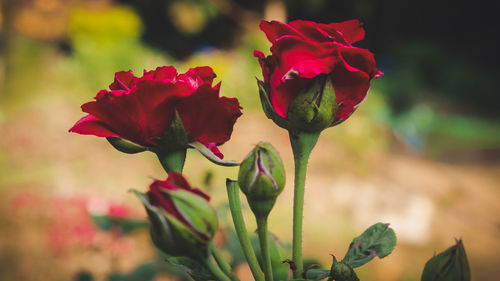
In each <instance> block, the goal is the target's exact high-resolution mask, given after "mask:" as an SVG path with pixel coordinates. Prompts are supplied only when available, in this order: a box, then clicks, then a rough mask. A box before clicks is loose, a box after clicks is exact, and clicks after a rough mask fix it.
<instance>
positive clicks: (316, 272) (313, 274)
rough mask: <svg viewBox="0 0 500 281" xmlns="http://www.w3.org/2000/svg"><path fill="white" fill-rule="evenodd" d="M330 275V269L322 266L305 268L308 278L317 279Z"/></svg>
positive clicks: (317, 280)
mask: <svg viewBox="0 0 500 281" xmlns="http://www.w3.org/2000/svg"><path fill="white" fill-rule="evenodd" d="M329 276H330V270H327V269H323V268H311V269H306V278H307V279H309V280H314V281H319V280H323V279H325V278H328V277H329Z"/></svg>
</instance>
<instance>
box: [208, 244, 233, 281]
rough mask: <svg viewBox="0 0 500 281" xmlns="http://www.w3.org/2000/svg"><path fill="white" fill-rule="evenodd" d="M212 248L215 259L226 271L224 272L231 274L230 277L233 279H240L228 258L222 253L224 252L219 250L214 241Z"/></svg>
mask: <svg viewBox="0 0 500 281" xmlns="http://www.w3.org/2000/svg"><path fill="white" fill-rule="evenodd" d="M211 249H212V255H213V256H214V259H215V261H216V262H217V264H218V265H219V267H220V268H221V269H222V271H224V273H225V274H226V275H227V276H229V278H231V280H233V281H239V280H240V279H239V278H238V276H236V274H234V273H233V271H232V269H231V265H229V263H228V262H227V261H226V259H225V258H224V256H223V255H222V253H221V252H220V251H219V249H217V247H216V246H215V244H214V242H213V241H212V245H211Z"/></svg>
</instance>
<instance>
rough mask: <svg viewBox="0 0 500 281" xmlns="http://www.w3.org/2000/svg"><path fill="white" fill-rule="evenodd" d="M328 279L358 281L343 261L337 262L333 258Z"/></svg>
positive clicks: (350, 268)
mask: <svg viewBox="0 0 500 281" xmlns="http://www.w3.org/2000/svg"><path fill="white" fill-rule="evenodd" d="M330 278H333V280H335V281H359V278H358V276H357V275H356V273H355V272H354V270H353V269H352V267H350V266H349V265H348V264H347V263H345V262H343V261H340V262H338V261H337V259H336V258H335V257H333V263H332V267H331V269H330ZM329 280H330V279H329Z"/></svg>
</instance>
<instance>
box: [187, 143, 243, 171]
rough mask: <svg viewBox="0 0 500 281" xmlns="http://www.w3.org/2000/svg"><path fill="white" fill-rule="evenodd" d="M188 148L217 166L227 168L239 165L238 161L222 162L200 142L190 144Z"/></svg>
mask: <svg viewBox="0 0 500 281" xmlns="http://www.w3.org/2000/svg"><path fill="white" fill-rule="evenodd" d="M189 146H190V147H192V148H194V149H196V150H198V151H199V152H200V153H201V154H202V155H203V156H205V157H206V158H207V159H208V160H210V161H211V162H213V163H215V164H217V165H220V166H227V167H231V166H238V165H240V162H239V161H235V160H229V161H228V160H222V159H221V158H219V156H217V155H215V154H214V153H213V152H212V150H210V149H208V147H206V146H205V145H204V144H202V143H201V142H197V141H194V142H190V143H189Z"/></svg>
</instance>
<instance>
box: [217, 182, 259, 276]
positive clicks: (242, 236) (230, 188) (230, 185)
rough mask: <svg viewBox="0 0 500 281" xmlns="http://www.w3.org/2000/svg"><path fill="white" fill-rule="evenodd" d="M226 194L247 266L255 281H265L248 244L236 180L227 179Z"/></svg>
mask: <svg viewBox="0 0 500 281" xmlns="http://www.w3.org/2000/svg"><path fill="white" fill-rule="evenodd" d="M226 187H227V196H228V198H229V208H230V209H231V216H232V217H233V223H234V228H235V230H236V234H237V235H238V240H240V245H241V248H242V250H243V254H244V255H245V258H246V259H247V262H248V266H249V267H250V270H251V271H252V274H253V277H254V279H255V281H265V280H264V275H263V274H262V271H261V269H260V266H259V262H258V261H257V257H256V256H255V252H254V251H253V248H252V245H251V244H250V239H248V233H247V229H246V226H245V221H244V220H243V214H242V213H241V203H240V197H239V193H238V192H239V187H238V182H236V181H232V180H229V179H228V180H227V181H226Z"/></svg>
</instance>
